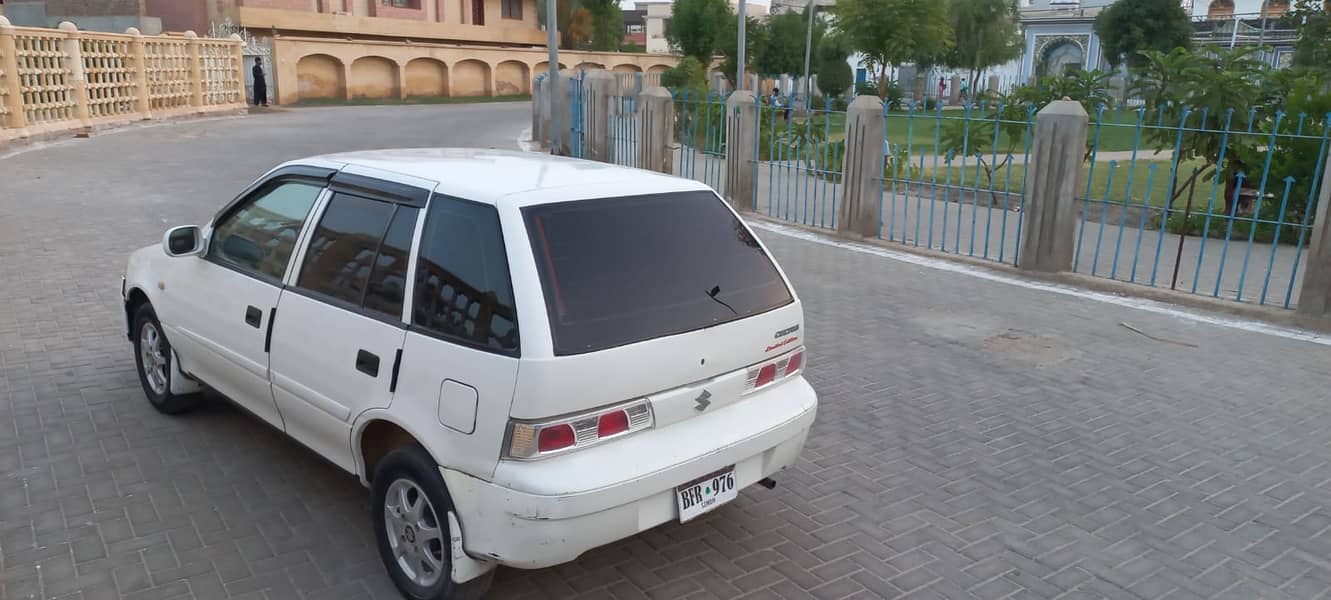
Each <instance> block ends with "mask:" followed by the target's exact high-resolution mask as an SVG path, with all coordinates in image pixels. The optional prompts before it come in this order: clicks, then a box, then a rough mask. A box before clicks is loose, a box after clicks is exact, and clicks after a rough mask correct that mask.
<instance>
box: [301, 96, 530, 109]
mask: <svg viewBox="0 0 1331 600" xmlns="http://www.w3.org/2000/svg"><path fill="white" fill-rule="evenodd" d="M530 100H531V96H528V95H517V96H419V97H412V98H407V99H406V100H398V99H396V98H352V99H350V100H343V99H341V98H308V99H305V100H301V101H300V102H297V103H296V106H379V105H397V106H401V105H408V104H479V103H485V102H528V101H530Z"/></svg>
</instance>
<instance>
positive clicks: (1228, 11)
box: [1206, 0, 1234, 20]
mask: <svg viewBox="0 0 1331 600" xmlns="http://www.w3.org/2000/svg"><path fill="white" fill-rule="evenodd" d="M1233 16H1234V0H1211V4H1209V5H1207V7H1206V18H1208V19H1215V20H1223V19H1229V18H1230V17H1233Z"/></svg>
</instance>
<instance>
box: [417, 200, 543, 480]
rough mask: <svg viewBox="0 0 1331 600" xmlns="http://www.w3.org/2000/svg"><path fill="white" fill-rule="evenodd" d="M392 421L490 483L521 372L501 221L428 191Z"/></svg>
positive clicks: (479, 207)
mask: <svg viewBox="0 0 1331 600" xmlns="http://www.w3.org/2000/svg"><path fill="white" fill-rule="evenodd" d="M419 237H420V241H419V248H418V249H417V259H416V265H415V270H414V273H415V275H414V280H415V281H414V286H413V293H412V297H413V299H412V307H411V327H410V329H409V330H408V332H407V337H406V342H405V344H404V346H403V349H402V368H401V374H400V378H399V382H398V387H397V395H396V397H395V398H394V400H393V415H394V416H395V417H397V418H399V419H401V420H402V421H403V422H405V423H410V424H412V426H414V427H416V428H418V429H419V430H420V431H424V432H430V434H429V436H428V445H429V446H430V447H429V450H431V451H432V452H433V453H434V455H435V456H441V457H448V463H449V464H448V466H449V467H450V468H454V469H458V470H461V471H465V472H468V473H472V474H474V475H478V476H486V477H488V476H489V475H490V474H492V473H493V472H494V468H495V465H496V464H497V462H498V457H499V451H500V446H501V440H503V438H504V429H505V427H506V426H507V424H508V413H509V406H510V405H511V404H512V401H513V386H514V384H515V382H516V379H517V374H518V353H519V345H518V317H517V312H516V309H515V307H514V301H513V286H512V282H511V279H510V275H509V268H508V257H507V255H506V250H505V245H504V238H503V233H502V231H501V229H500V224H499V216H498V213H497V212H496V211H495V208H494V207H493V206H490V205H485V204H478V203H474V202H468V201H465V200H458V199H455V198H449V197H445V196H439V195H435V196H434V197H432V198H431V199H430V206H429V208H428V210H427V215H426V218H425V223H424V224H423V227H422V229H421V234H420V236H419Z"/></svg>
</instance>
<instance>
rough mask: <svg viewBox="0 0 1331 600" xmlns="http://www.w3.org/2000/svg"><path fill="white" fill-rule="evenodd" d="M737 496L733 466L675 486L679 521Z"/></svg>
mask: <svg viewBox="0 0 1331 600" xmlns="http://www.w3.org/2000/svg"><path fill="white" fill-rule="evenodd" d="M738 496H739V490H738V489H736V488H735V467H726V468H724V469H721V470H720V471H717V472H715V473H711V474H709V475H704V476H702V477H699V478H698V479H695V480H693V481H690V482H688V483H686V484H684V485H681V486H679V487H677V488H675V500H676V502H677V503H678V504H679V522H680V523H684V522H687V521H690V520H692V519H694V518H696V517H697V516H698V515H701V514H703V513H705V512H708V511H710V510H712V509H714V508H716V507H718V506H721V505H722V504H725V503H727V502H730V501H731V500H734V499H735V498H736V497H738Z"/></svg>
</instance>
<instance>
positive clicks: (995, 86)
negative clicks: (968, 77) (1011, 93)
mask: <svg viewBox="0 0 1331 600" xmlns="http://www.w3.org/2000/svg"><path fill="white" fill-rule="evenodd" d="M1002 85H1003V82H1002V81H1001V80H1000V79H999V78H998V76H997V75H990V76H989V93H990V94H995V95H997V94H1001V93H1003V90H1001V89H999V87H1000V86H1002Z"/></svg>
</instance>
